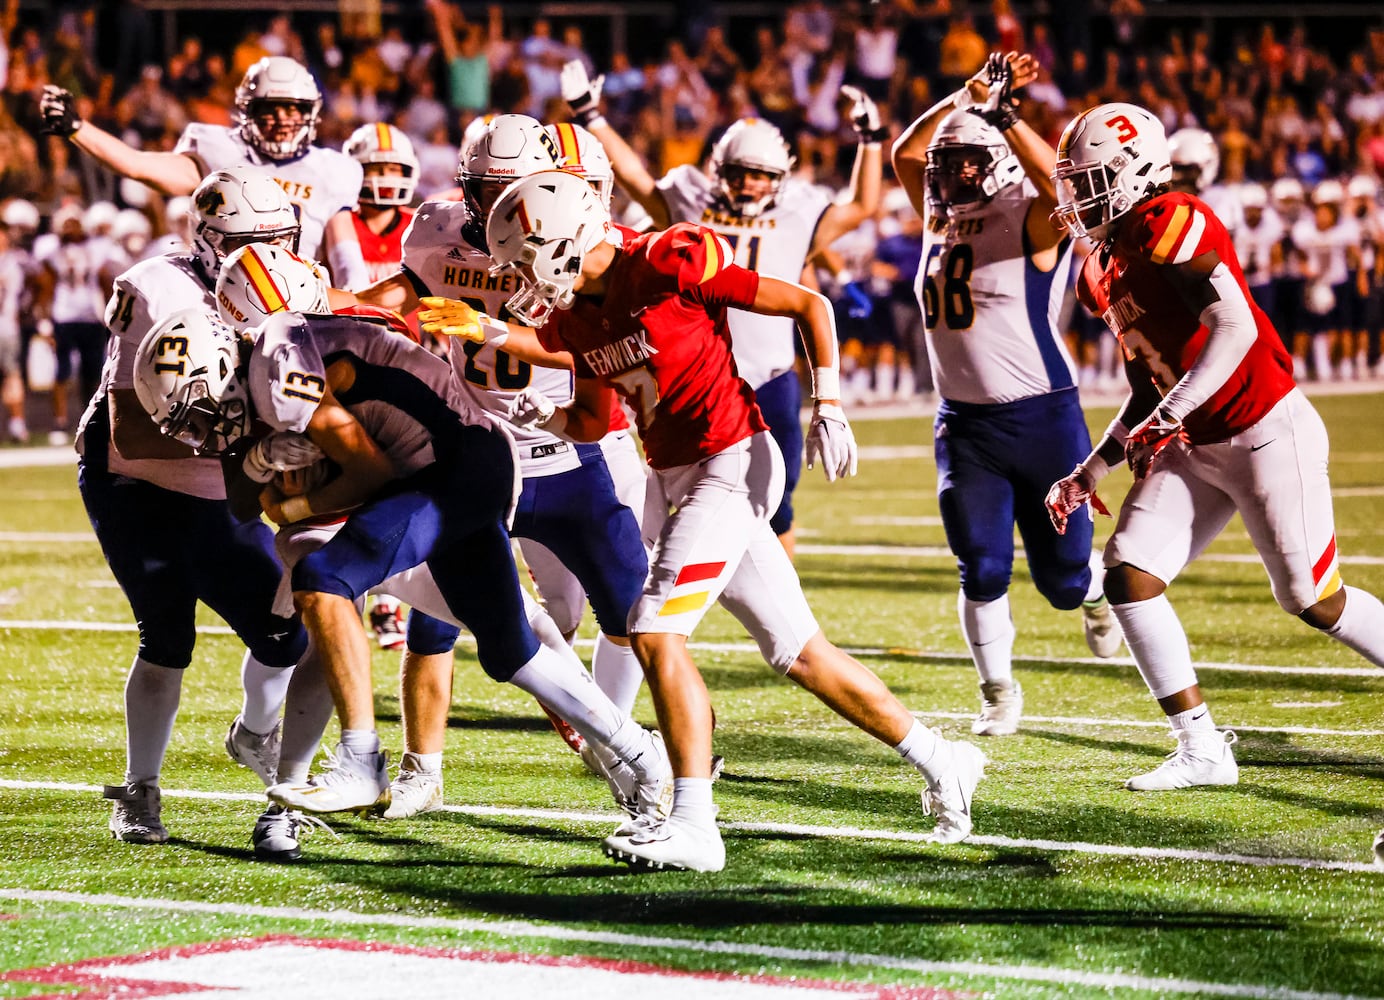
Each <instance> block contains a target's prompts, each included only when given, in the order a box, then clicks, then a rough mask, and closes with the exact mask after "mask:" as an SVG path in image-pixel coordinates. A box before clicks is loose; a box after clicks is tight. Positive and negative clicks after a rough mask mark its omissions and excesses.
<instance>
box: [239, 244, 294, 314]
mask: <svg viewBox="0 0 1384 1000" xmlns="http://www.w3.org/2000/svg"><path fill="white" fill-rule="evenodd" d="M240 264H241V266H242V267H243V268H245V277H247V278H248V279H250V290H251V291H252V292H254V293H255V297H256V298H257V299H259V303H260V308H262V309H263V310H264V311H265V312H266V313H276V312H283V311H284V310H285V309H287V308H288V301H287V300H286V299H285V298H284V296H283V292H281V291H280V290H279V286H278V285H276V284H275V283H274V279H273V277H272V276H271V275H270V274H269V271H268V269H266V268H265V266H264V261H262V260H260V256H259V252H258V251H257V250H256V249H255V247H254V246H250V247H249V248H247V249H246V251H245V252H244V253H243V254H241V255H240Z"/></svg>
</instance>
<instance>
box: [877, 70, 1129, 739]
mask: <svg viewBox="0 0 1384 1000" xmlns="http://www.w3.org/2000/svg"><path fill="white" fill-rule="evenodd" d="M1036 68H1037V67H1036V64H1035V63H1034V62H1033V60H1032V59H1031V57H1028V56H1015V55H1014V54H1010V55H1009V56H1008V57H1006V56H1004V55H1001V54H1000V53H995V54H993V55H991V56H990V58H989V60H988V62H987V64H986V67H985V68H984V69H982V70H981V72H980V73H979V74H977V76H976V77H975V78H973V79H972V80H971V81H969V82H968V83H967V84H966V86H965V87H963V88H962V89H961V90H959V91H957V92H956V93H955V94H953V95H951V96H949V97H947V98H945V99H943V100H942V101H940V102H938V103H937V104H936V105H934V106H933V107H932V108H930V109H929V110H928V111H926V112H924V113H923V115H922V116H921V117H920V118H919V119H918V120H917V121H915V122H914V123H913V124H912V125H911V126H909V128H908V129H907V130H906V131H905V132H904V134H903V135H902V136H900V137H899V140H898V141H897V142H896V143H895V144H894V149H893V160H894V171H895V173H896V174H897V175H898V178H899V181H900V183H901V184H903V187H904V190H905V191H907V192H908V195H909V198H910V199H911V200H912V202H913V205H914V207H915V208H916V209H917V210H918V212H919V213H920V214H921V215H922V217H923V219H924V225H925V231H924V237H923V241H924V242H923V256H922V263H921V264H920V265H919V267H918V275H917V278H916V279H915V283H914V291H915V293H916V295H917V298H918V304H919V307H920V308H921V309H922V312H923V321H924V325H925V326H926V329H927V344H928V354H929V357H930V358H931V361H932V375H933V379H934V381H935V383H936V385H937V391H938V394H939V395H940V396H941V402H940V404H939V405H938V408H937V418H936V421H935V423H934V433H933V436H934V441H933V447H934V451H935V455H936V459H937V500H938V505H939V506H940V507H941V511H942V524H943V526H944V527H945V529H946V533H947V542H948V544H949V545H950V546H951V550H952V551H953V552H954V553H956V558H957V562H958V564H959V566H960V569H961V593H960V595H959V597H958V605H959V612H960V617H961V634H962V635H963V636H964V637H965V639H966V644H967V645H968V646H969V647H970V650H971V658H972V659H973V660H974V661H975V665H976V670H977V671H978V672H979V674H980V697H981V709H980V715H979V717H978V718H977V719H976V720H975V722H973V723H972V725H971V731H972V732H973V733H975V734H976V735H979V736H1009V735H1011V734H1013V733H1014V732H1016V731H1017V730H1018V727H1019V719H1020V716H1021V714H1022V712H1023V691H1022V689H1021V687H1020V686H1019V684H1018V683H1016V682H1015V680H1014V665H1013V649H1014V635H1015V629H1014V622H1013V619H1012V617H1011V614H1010V610H1009V581H1010V577H1011V574H1012V572H1013V567H1014V528H1015V526H1016V525H1017V527H1018V529H1019V535H1020V537H1021V538H1022V539H1023V544H1024V551H1025V552H1026V553H1027V555H1028V567H1029V574H1030V575H1031V576H1032V578H1033V582H1034V585H1035V586H1037V588H1038V591H1039V593H1041V594H1042V595H1043V597H1044V598H1046V599H1047V601H1048V603H1049V604H1051V605H1052V606H1053V607H1054V608H1059V609H1061V610H1065V611H1070V610H1073V609H1075V608H1078V607H1079V608H1081V609H1082V619H1083V624H1084V628H1085V633H1086V641H1087V643H1088V645H1089V646H1090V648H1091V651H1092V652H1093V653H1095V654H1096V655H1097V656H1102V657H1109V656H1114V655H1115V653H1116V652H1117V651H1118V650H1119V648H1120V635H1119V629H1118V627H1117V626H1116V624H1115V621H1114V618H1113V617H1112V616H1111V614H1110V607H1109V604H1108V603H1107V602H1106V600H1105V598H1104V597H1103V596H1102V594H1101V576H1102V574H1101V572H1100V566H1099V564H1098V563H1097V562H1096V558H1097V557H1096V556H1095V555H1094V554H1093V553H1092V550H1091V539H1092V535H1093V530H1094V526H1093V525H1092V522H1091V519H1090V518H1089V517H1087V518H1084V519H1074V520H1073V522H1072V524H1071V525H1070V527H1069V530H1068V531H1067V532H1066V534H1058V533H1057V532H1056V531H1055V530H1054V529H1053V527H1052V524H1051V523H1049V521H1048V518H1047V516H1046V512H1045V510H1044V508H1043V497H1044V496H1045V495H1046V493H1047V489H1048V487H1049V486H1050V485H1052V482H1053V479H1054V477H1058V478H1060V477H1061V476H1062V474H1063V473H1065V471H1066V470H1068V469H1070V468H1071V467H1072V465H1073V463H1075V462H1077V461H1080V459H1081V458H1082V456H1084V455H1085V454H1086V453H1087V452H1088V451H1090V449H1091V436H1090V433H1089V432H1088V431H1087V429H1086V418H1085V415H1084V414H1083V413H1082V411H1081V401H1080V399H1079V397H1078V395H1077V385H1076V365H1075V364H1074V363H1073V361H1072V358H1071V355H1070V353H1069V352H1068V350H1067V345H1066V342H1065V340H1064V339H1063V337H1062V335H1061V333H1060V331H1059V329H1058V327H1057V315H1058V312H1059V310H1060V309H1061V304H1062V296H1063V294H1064V293H1065V291H1066V288H1067V283H1068V274H1069V268H1070V266H1071V241H1070V239H1067V238H1064V236H1063V234H1062V232H1061V231H1060V230H1056V229H1054V228H1053V227H1052V225H1051V224H1049V222H1048V216H1049V215H1051V214H1052V210H1053V209H1054V208H1055V207H1056V205H1057V197H1056V192H1055V189H1054V187H1053V183H1052V178H1051V173H1052V165H1053V159H1054V154H1053V149H1052V147H1051V146H1049V145H1048V144H1047V142H1046V141H1044V140H1043V138H1042V137H1041V136H1039V135H1038V134H1037V133H1036V132H1034V131H1033V129H1032V128H1030V127H1029V126H1028V125H1027V124H1026V123H1025V122H1024V121H1023V120H1022V119H1021V118H1019V117H1018V114H1017V112H1016V110H1015V108H1014V105H1015V104H1016V103H1017V101H1016V100H1015V98H1013V96H1012V93H1013V90H1014V89H1015V88H1016V87H1017V86H1019V85H1022V84H1023V83H1026V82H1027V81H1028V80H1029V79H1031V78H1032V77H1033V75H1034V74H1035V73H1036Z"/></svg>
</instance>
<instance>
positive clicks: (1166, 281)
mask: <svg viewBox="0 0 1384 1000" xmlns="http://www.w3.org/2000/svg"><path fill="white" fill-rule="evenodd" d="M1054 176H1055V179H1056V181H1057V187H1058V207H1057V213H1056V215H1057V218H1058V219H1059V220H1060V221H1061V222H1062V224H1063V225H1064V226H1066V227H1067V229H1068V230H1069V231H1070V232H1071V233H1072V235H1073V236H1077V237H1082V236H1084V237H1089V238H1090V239H1092V240H1094V241H1095V242H1096V243H1097V244H1098V247H1097V249H1096V250H1095V251H1094V252H1093V253H1092V254H1091V255H1090V257H1088V258H1087V261H1086V265H1085V266H1084V267H1083V269H1082V274H1081V278H1080V281H1079V283H1078V292H1079V294H1080V296H1081V298H1082V301H1084V302H1085V303H1086V304H1087V306H1088V307H1089V308H1090V309H1091V311H1092V312H1094V313H1096V314H1097V315H1101V316H1104V317H1105V320H1106V322H1107V323H1109V324H1110V326H1111V328H1112V329H1113V330H1114V331H1115V333H1116V335H1117V336H1118V337H1119V338H1120V342H1121V345H1122V346H1123V348H1124V354H1125V357H1126V358H1127V359H1128V362H1127V365H1126V372H1127V374H1128V376H1129V381H1130V388H1131V391H1130V394H1129V396H1128V398H1127V399H1126V401H1125V403H1124V406H1123V408H1122V409H1121V411H1120V413H1119V415H1118V416H1117V417H1116V419H1115V420H1114V422H1112V423H1111V425H1110V427H1109V429H1108V430H1107V431H1106V433H1105V435H1104V436H1103V437H1102V438H1101V440H1100V442H1099V443H1098V444H1097V446H1096V447H1095V449H1093V450H1092V452H1091V454H1090V455H1088V456H1087V457H1086V458H1085V459H1084V460H1083V461H1082V462H1081V463H1080V464H1078V465H1077V467H1076V468H1075V470H1073V472H1072V473H1071V474H1070V475H1068V476H1067V477H1065V478H1064V479H1061V480H1059V481H1058V482H1056V483H1054V484H1053V487H1052V490H1051V491H1050V492H1049V494H1048V498H1047V502H1048V507H1049V509H1050V512H1051V516H1052V518H1053V523H1054V524H1055V525H1056V526H1057V527H1058V528H1059V530H1061V528H1062V527H1063V526H1064V525H1065V524H1066V523H1067V518H1069V517H1070V516H1071V515H1072V514H1073V513H1075V512H1076V511H1077V510H1078V509H1079V508H1080V507H1081V506H1082V505H1083V504H1085V503H1087V502H1088V501H1090V500H1092V498H1093V497H1094V491H1095V488H1096V485H1097V484H1098V483H1099V482H1100V480H1101V477H1102V476H1104V475H1105V474H1106V473H1107V472H1108V471H1109V470H1110V468H1111V467H1112V466H1114V465H1116V464H1118V463H1119V462H1120V461H1121V460H1122V459H1123V460H1124V461H1127V462H1128V464H1129V466H1130V468H1131V469H1132V470H1133V472H1134V478H1135V483H1134V487H1133V489H1132V490H1131V491H1130V492H1129V494H1128V496H1127V497H1126V498H1125V501H1124V505H1123V506H1122V508H1121V509H1120V516H1119V521H1118V523H1117V525H1116V527H1115V533H1114V535H1113V536H1112V537H1111V539H1110V541H1109V543H1108V544H1107V545H1106V547H1105V566H1106V573H1105V593H1106V595H1107V596H1108V597H1109V599H1110V602H1111V605H1112V606H1113V609H1114V612H1115V617H1116V618H1117V619H1119V622H1120V627H1121V628H1122V630H1123V631H1124V637H1125V641H1126V643H1128V645H1129V649H1130V652H1131V653H1133V655H1134V661H1135V663H1136V664H1138V667H1139V672H1140V673H1141V674H1142V675H1143V678H1144V681H1145V682H1146V683H1147V684H1148V687H1149V691H1150V692H1151V693H1152V694H1153V696H1154V697H1155V698H1156V699H1157V700H1158V704H1159V706H1160V707H1161V708H1162V709H1163V711H1164V713H1165V714H1166V715H1167V717H1168V720H1169V722H1170V723H1171V725H1172V729H1173V735H1174V736H1175V737H1176V739H1177V748H1176V750H1175V752H1174V753H1173V754H1171V755H1170V756H1169V758H1168V759H1167V760H1166V761H1164V762H1163V763H1162V764H1160V765H1159V766H1158V767H1157V768H1155V769H1154V770H1153V771H1151V772H1149V773H1147V774H1141V775H1138V776H1136V777H1133V778H1130V779H1129V780H1128V781H1127V782H1125V787H1126V788H1130V789H1133V790H1139V791H1144V790H1160V789H1172V788H1186V787H1189V786H1194V785H1233V784H1235V783H1236V782H1237V781H1238V778H1239V769H1238V767H1237V765H1236V763H1235V757H1234V754H1233V753H1232V751H1231V748H1230V744H1231V743H1234V742H1235V737H1234V734H1233V733H1222V732H1220V731H1219V730H1217V729H1216V727H1215V723H1214V722H1213V721H1212V718H1211V711H1210V709H1209V708H1208V706H1207V705H1206V702H1205V699H1204V698H1203V697H1202V693H1201V688H1200V687H1199V686H1198V684H1197V675H1196V671H1195V670H1194V669H1193V667H1192V656H1191V651H1190V650H1189V648H1188V645H1187V636H1186V633H1185V632H1184V631H1183V629H1182V625H1181V623H1180V622H1179V621H1178V618H1177V614H1176V612H1175V611H1174V610H1173V607H1172V605H1171V604H1170V603H1169V602H1168V598H1167V595H1166V594H1165V593H1164V591H1165V590H1166V589H1167V587H1168V584H1170V583H1171V582H1172V581H1173V580H1174V579H1175V578H1176V577H1177V574H1178V573H1180V572H1181V571H1182V569H1183V567H1185V566H1186V565H1187V564H1188V563H1189V562H1191V561H1192V560H1193V559H1195V558H1196V557H1197V556H1198V555H1200V554H1201V553H1202V552H1203V551H1204V550H1205V548H1206V546H1207V545H1209V544H1210V543H1211V541H1212V540H1213V539H1214V538H1215V537H1216V536H1217V535H1218V534H1220V532H1221V529H1223V528H1224V527H1225V526H1226V524H1228V523H1229V521H1230V519H1231V518H1232V517H1233V516H1234V515H1235V514H1236V513H1237V512H1238V513H1239V515H1240V517H1241V519H1242V520H1243V521H1244V524H1245V529H1246V530H1247V531H1248V532H1249V536H1250V540H1251V541H1252V542H1253V543H1254V547H1255V548H1256V549H1257V550H1258V552H1259V555H1260V557H1261V558H1262V559H1263V560H1264V566H1265V568H1266V569H1267V570H1268V573H1269V579H1270V583H1271V585H1272V588H1273V595H1274V598H1275V600H1277V601H1278V604H1279V606H1280V607H1282V608H1283V610H1284V611H1286V612H1288V613H1289V614H1292V615H1296V616H1297V617H1298V618H1300V619H1301V620H1302V621H1304V622H1306V623H1307V624H1308V625H1310V626H1312V627H1313V628H1316V629H1319V630H1321V631H1322V632H1325V633H1326V634H1327V635H1329V636H1331V637H1332V638H1334V639H1336V640H1338V641H1340V642H1342V643H1344V644H1345V645H1347V646H1349V647H1350V648H1351V649H1354V650H1355V651H1357V652H1358V653H1360V654H1361V655H1362V656H1364V657H1365V658H1366V659H1368V660H1369V661H1370V662H1371V663H1374V664H1376V665H1379V666H1384V605H1382V604H1381V603H1380V602H1379V599H1378V598H1376V597H1375V596H1374V595H1373V594H1370V593H1367V592H1366V591H1363V590H1359V589H1357V588H1355V587H1350V586H1347V585H1346V584H1345V583H1344V582H1343V581H1342V579H1341V571H1340V560H1339V557H1338V554H1337V549H1336V535H1335V530H1334V528H1333V526H1332V515H1331V483H1330V482H1329V480H1328V479H1327V439H1326V428H1325V426H1324V425H1323V424H1322V421H1321V418H1320V417H1319V416H1318V415H1317V412H1316V410H1314V409H1313V408H1312V404H1311V403H1309V402H1308V400H1307V397H1306V396H1304V395H1303V393H1302V391H1301V390H1300V389H1298V387H1297V386H1296V385H1295V384H1294V382H1293V375H1292V361H1291V359H1290V358H1289V357H1288V354H1287V352H1286V351H1285V350H1284V348H1283V344H1282V341H1281V340H1280V339H1279V336H1278V333H1277V332H1276V331H1275V330H1274V328H1273V325H1272V324H1271V323H1270V322H1269V319H1268V317H1267V316H1265V315H1264V313H1263V311H1262V310H1261V309H1260V308H1259V307H1258V305H1256V304H1255V302H1254V300H1253V298H1252V297H1251V296H1250V294H1249V288H1248V285H1247V284H1246V282H1245V276H1244V273H1243V272H1242V271H1241V269H1240V261H1239V259H1238V258H1237V257H1236V254H1235V248H1234V246H1233V245H1232V243H1231V240H1230V235H1229V234H1228V233H1227V232H1226V230H1225V227H1224V226H1222V225H1221V223H1220V220H1219V219H1218V218H1217V217H1216V215H1215V214H1214V213H1213V212H1212V211H1211V210H1210V209H1209V208H1208V207H1207V206H1206V204H1205V203H1204V202H1202V201H1201V200H1199V199H1198V198H1197V197H1196V196H1194V195H1190V194H1186V193H1182V192H1173V191H1171V190H1170V189H1169V182H1170V180H1171V178H1172V164H1171V162H1170V157H1169V151H1168V140H1167V138H1166V136H1165V134H1164V131H1163V125H1162V123H1161V122H1160V121H1159V120H1158V119H1157V118H1156V117H1155V116H1154V115H1152V114H1150V113H1149V112H1148V111H1146V110H1145V109H1143V108H1141V107H1138V106H1136V105H1133V104H1102V105H1100V106H1098V107H1095V108H1092V109H1091V110H1089V111H1086V112H1084V113H1082V114H1081V115H1079V116H1078V117H1077V118H1076V119H1074V120H1073V121H1072V122H1071V123H1070V124H1069V125H1068V126H1067V128H1066V131H1064V132H1063V133H1062V139H1061V142H1060V143H1059V145H1058V150H1057V167H1056V170H1055V173H1054Z"/></svg>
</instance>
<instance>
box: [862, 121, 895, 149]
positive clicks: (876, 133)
mask: <svg viewBox="0 0 1384 1000" xmlns="http://www.w3.org/2000/svg"><path fill="white" fill-rule="evenodd" d="M888 138H889V130H888V129H887V128H885V127H884V126H883V125H881V126H880V127H879V128H872V129H866V130H865V131H863V132H861V133H860V144H861V145H862V146H877V145H879V144H880V143H881V142H883V141H884V140H885V139H888Z"/></svg>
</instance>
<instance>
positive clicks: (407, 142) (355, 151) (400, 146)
mask: <svg viewBox="0 0 1384 1000" xmlns="http://www.w3.org/2000/svg"><path fill="white" fill-rule="evenodd" d="M341 151H342V152H343V153H345V154H346V155H347V156H349V157H351V158H352V159H354V160H356V161H357V162H358V163H359V164H360V165H361V166H362V167H364V168H365V179H364V180H363V181H361V186H360V201H361V204H362V205H380V206H384V205H407V204H408V203H409V202H411V201H412V200H413V193H414V191H416V190H417V189H418V157H417V156H416V155H414V152H413V140H412V139H410V138H409V137H408V136H407V135H406V134H405V133H404V132H403V130H402V129H397V128H395V127H394V126H393V125H386V124H385V123H384V122H375V123H374V124H372V125H362V126H361V127H360V128H358V129H356V130H355V131H354V132H352V133H351V137H350V138H349V139H347V140H346V143H345V145H343V146H342V147H341ZM372 163H394V164H397V165H399V166H400V167H402V168H403V171H404V173H403V175H402V176H397V175H396V176H388V175H384V174H372V173H371V172H370V164H372Z"/></svg>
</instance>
